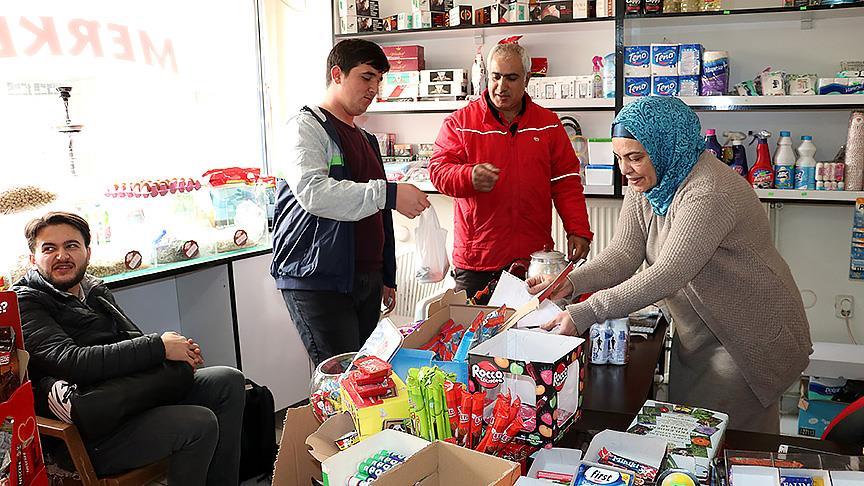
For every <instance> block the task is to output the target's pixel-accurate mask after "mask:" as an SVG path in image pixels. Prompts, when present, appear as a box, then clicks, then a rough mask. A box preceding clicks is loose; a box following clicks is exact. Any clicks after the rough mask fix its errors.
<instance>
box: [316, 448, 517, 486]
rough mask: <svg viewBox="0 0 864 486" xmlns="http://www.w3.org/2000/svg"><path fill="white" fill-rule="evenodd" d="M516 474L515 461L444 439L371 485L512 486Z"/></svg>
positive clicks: (424, 449) (515, 479) (417, 453)
mask: <svg viewBox="0 0 864 486" xmlns="http://www.w3.org/2000/svg"><path fill="white" fill-rule="evenodd" d="M361 444H362V443H361ZM355 447H356V446H355ZM349 450H350V449H349ZM376 452H377V451H376ZM519 473H520V467H519V464H518V463H516V462H511V461H507V460H504V459H501V458H500V457H494V456H490V455H488V454H482V453H480V452H477V451H472V450H470V449H466V448H464V447H459V446H457V445H454V444H450V443H448V442H442V441H435V442H432V443H431V444H429V445H427V446H426V447H424V448H423V449H422V450H420V451H418V452H416V453H415V454H413V455H412V456H411V457H409V458H408V460H407V461H405V462H404V463H402V464H400V465H398V466H396V467H394V468H393V469H391V470H389V471H387V472H385V473H384V474H382V475H381V476H380V477H379V478H378V479H376V480H375V483H374V484H375V486H405V485H409V484H419V485H422V486H454V485H469V484H470V485H471V486H512V485H513V484H515V483H516V481H517V480H518V479H519ZM331 484H334V485H335V484H336V483H331ZM340 484H344V483H340Z"/></svg>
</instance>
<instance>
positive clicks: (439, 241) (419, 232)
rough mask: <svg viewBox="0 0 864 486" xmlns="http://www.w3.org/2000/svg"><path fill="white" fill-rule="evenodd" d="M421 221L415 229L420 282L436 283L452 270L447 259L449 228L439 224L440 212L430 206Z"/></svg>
mask: <svg viewBox="0 0 864 486" xmlns="http://www.w3.org/2000/svg"><path fill="white" fill-rule="evenodd" d="M419 219H420V221H419V224H418V225H417V229H415V230H414V241H415V243H416V250H415V255H416V258H417V273H416V274H415V278H416V279H417V281H418V282H420V283H435V282H440V281H442V280H444V277H445V276H446V275H447V271H448V270H450V261H449V260H448V259H447V230H445V229H443V228H441V225H439V224H438V214H436V213H435V209H433V208H429V209H427V210H425V211H423V212H422V213H420V218H419Z"/></svg>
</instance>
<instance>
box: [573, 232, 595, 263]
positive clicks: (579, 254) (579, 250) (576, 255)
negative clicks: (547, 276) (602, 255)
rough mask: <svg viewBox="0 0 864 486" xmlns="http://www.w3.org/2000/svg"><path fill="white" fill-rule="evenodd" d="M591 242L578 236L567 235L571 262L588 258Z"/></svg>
mask: <svg viewBox="0 0 864 486" xmlns="http://www.w3.org/2000/svg"><path fill="white" fill-rule="evenodd" d="M590 249H591V242H590V241H588V240H586V239H585V238H582V237H581V236H576V235H567V259H568V260H570V261H571V262H575V261H578V260H581V259H582V258H585V257H586V256H588V250H590Z"/></svg>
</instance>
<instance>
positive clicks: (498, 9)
mask: <svg viewBox="0 0 864 486" xmlns="http://www.w3.org/2000/svg"><path fill="white" fill-rule="evenodd" d="M506 12H507V7H505V6H504V5H501V4H499V3H493V4H492V5H486V6H485V7H479V8H475V9H474V25H490V24H500V23H502V22H504V21H505V19H504V14H505V13H506Z"/></svg>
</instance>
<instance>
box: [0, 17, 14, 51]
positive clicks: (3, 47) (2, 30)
mask: <svg viewBox="0 0 864 486" xmlns="http://www.w3.org/2000/svg"><path fill="white" fill-rule="evenodd" d="M0 57H15V43H14V42H12V33H11V32H9V24H7V23H6V17H0Z"/></svg>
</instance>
